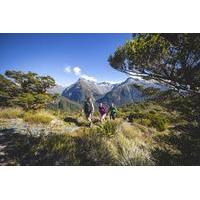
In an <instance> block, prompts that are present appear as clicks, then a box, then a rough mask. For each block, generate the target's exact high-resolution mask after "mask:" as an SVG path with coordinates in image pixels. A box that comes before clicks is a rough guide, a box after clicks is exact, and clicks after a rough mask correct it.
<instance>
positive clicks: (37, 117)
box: [23, 110, 55, 124]
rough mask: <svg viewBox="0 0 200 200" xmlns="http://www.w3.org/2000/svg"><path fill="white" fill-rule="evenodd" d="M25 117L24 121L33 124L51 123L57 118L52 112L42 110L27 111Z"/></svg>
mask: <svg viewBox="0 0 200 200" xmlns="http://www.w3.org/2000/svg"><path fill="white" fill-rule="evenodd" d="M23 119H24V121H26V122H28V123H33V124H39V123H41V124H49V123H50V122H51V121H52V120H53V119H55V116H54V115H53V114H51V113H50V112H47V111H44V110H40V111H37V112H33V111H30V112H27V113H25V114H24V118H23Z"/></svg>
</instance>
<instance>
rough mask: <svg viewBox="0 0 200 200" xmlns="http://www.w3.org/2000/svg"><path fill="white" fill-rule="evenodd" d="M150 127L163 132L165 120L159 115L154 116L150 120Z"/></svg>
mask: <svg viewBox="0 0 200 200" xmlns="http://www.w3.org/2000/svg"><path fill="white" fill-rule="evenodd" d="M151 126H153V127H154V128H156V129H157V130H158V131H164V130H165V129H166V120H165V119H164V118H162V117H161V116H159V115H154V117H153V118H151Z"/></svg>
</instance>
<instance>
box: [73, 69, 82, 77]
mask: <svg viewBox="0 0 200 200" xmlns="http://www.w3.org/2000/svg"><path fill="white" fill-rule="evenodd" d="M72 71H73V73H74V74H75V75H76V76H79V75H80V74H81V68H80V67H74V68H73V69H72Z"/></svg>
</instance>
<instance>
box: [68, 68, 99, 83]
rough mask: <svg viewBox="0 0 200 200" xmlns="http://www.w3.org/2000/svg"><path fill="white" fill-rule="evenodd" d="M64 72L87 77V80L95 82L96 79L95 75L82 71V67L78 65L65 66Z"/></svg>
mask: <svg viewBox="0 0 200 200" xmlns="http://www.w3.org/2000/svg"><path fill="white" fill-rule="evenodd" d="M64 72H66V73H73V74H74V75H75V76H78V77H81V78H84V79H87V80H89V81H94V82H97V79H96V78H95V77H93V76H89V75H87V74H84V73H82V69H81V68H80V67H78V66H75V67H71V66H67V67H65V68H64Z"/></svg>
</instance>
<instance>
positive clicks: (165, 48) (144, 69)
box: [108, 33, 200, 93]
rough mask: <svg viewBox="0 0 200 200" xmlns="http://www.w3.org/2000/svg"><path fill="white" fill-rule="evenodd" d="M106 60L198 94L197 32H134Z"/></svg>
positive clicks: (199, 42) (199, 53) (199, 58)
mask: <svg viewBox="0 0 200 200" xmlns="http://www.w3.org/2000/svg"><path fill="white" fill-rule="evenodd" d="M108 61H109V63H110V65H111V66H112V67H113V68H114V69H116V70H119V71H121V72H123V73H127V74H129V75H135V76H141V77H143V78H146V79H155V80H158V81H160V82H164V83H167V84H169V85H171V86H172V87H173V88H175V89H178V90H180V89H182V90H189V91H193V92H197V93H199V87H200V34H185V33H176V34H167V33H166V34H159V33H157V34H150V33H146V34H133V39H132V40H131V41H127V42H126V43H125V44H124V45H123V46H121V47H119V48H117V49H116V51H115V52H114V53H113V55H110V57H109V59H108Z"/></svg>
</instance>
